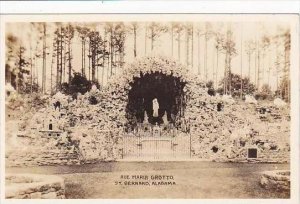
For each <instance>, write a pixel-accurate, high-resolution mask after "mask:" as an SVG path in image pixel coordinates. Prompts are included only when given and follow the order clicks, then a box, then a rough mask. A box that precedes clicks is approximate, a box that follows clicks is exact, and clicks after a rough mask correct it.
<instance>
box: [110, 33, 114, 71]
mask: <svg viewBox="0 0 300 204" xmlns="http://www.w3.org/2000/svg"><path fill="white" fill-rule="evenodd" d="M113 35H114V34H113V28H111V29H110V76H112V75H113V66H114V50H113V46H114V44H113Z"/></svg>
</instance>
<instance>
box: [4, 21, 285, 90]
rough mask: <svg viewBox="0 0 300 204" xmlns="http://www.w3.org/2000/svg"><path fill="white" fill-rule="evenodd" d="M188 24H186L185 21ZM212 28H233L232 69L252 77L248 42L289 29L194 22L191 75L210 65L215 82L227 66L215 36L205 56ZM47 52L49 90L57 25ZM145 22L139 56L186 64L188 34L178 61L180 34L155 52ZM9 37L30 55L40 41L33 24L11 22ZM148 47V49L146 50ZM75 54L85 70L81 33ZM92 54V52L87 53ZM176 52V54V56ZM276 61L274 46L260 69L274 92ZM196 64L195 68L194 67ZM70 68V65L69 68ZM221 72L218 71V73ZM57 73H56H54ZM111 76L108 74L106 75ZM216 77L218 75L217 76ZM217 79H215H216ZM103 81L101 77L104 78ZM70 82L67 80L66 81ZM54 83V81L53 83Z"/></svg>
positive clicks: (128, 46) (129, 47) (50, 28)
mask: <svg viewBox="0 0 300 204" xmlns="http://www.w3.org/2000/svg"><path fill="white" fill-rule="evenodd" d="M183 23H185V22H183ZM207 23H208V24H209V25H210V29H209V30H212V31H219V32H220V33H223V34H224V35H225V36H226V31H227V30H228V29H230V30H231V31H232V33H233V35H232V40H233V41H234V42H235V44H236V46H235V48H236V55H234V56H233V57H232V64H231V67H232V68H231V69H232V72H233V73H236V74H241V75H242V76H247V77H248V76H249V62H248V61H249V60H248V55H247V53H246V46H247V42H248V41H250V40H252V41H255V40H258V41H259V40H260V39H261V38H262V36H264V35H266V36H274V35H276V34H280V33H282V32H284V31H285V30H287V29H289V27H288V25H286V24H284V23H280V22H278V21H274V22H273V21H272V22H270V21H269V22H267V23H266V22H243V23H242V22H236V21H235V22H207V21H205V22H204V21H202V22H200V21H199V22H193V27H194V33H193V39H194V43H193V46H191V42H190V44H189V45H190V49H189V53H191V52H192V50H191V49H192V47H193V61H192V62H191V58H192V57H191V55H190V65H189V69H190V70H191V72H193V73H195V74H198V72H199V69H200V74H201V76H202V78H203V80H205V77H204V75H203V73H204V66H205V63H207V70H208V79H209V80H211V79H214V80H215V81H218V82H219V81H220V80H221V79H222V77H223V76H224V67H225V54H224V52H220V53H219V54H218V56H219V57H218V61H217V57H216V55H217V52H216V49H215V40H214V37H211V38H209V39H208V41H207V53H205V47H206V46H205V36H204V35H203V33H204V31H205V25H206V24H207ZM74 24H75V25H81V24H82V23H73V25H74ZM104 24H105V22H97V23H93V29H95V30H97V31H99V32H100V33H102V34H103V32H104V29H103V25H104ZM163 24H165V25H168V26H170V25H171V22H164V23H163ZM46 25H47V33H48V36H47V46H48V49H47V52H48V53H49V54H48V56H47V63H46V67H47V81H46V85H47V87H48V89H49V87H50V70H51V65H52V68H53V70H55V67H56V65H55V63H52V60H54V62H55V59H52V57H51V55H52V52H53V46H52V43H53V41H52V39H53V37H54V31H55V25H54V24H53V23H47V24H46ZM145 25H146V23H145V22H139V23H138V26H139V29H138V32H137V57H138V58H139V57H144V56H148V55H154V56H155V55H163V56H166V57H170V58H173V59H175V60H177V61H180V62H181V63H183V64H185V63H186V43H185V41H186V35H185V32H182V34H181V41H180V44H181V46H180V50H181V52H180V60H179V58H178V41H177V37H176V35H175V36H174V40H173V52H172V44H171V42H172V41H171V32H167V33H164V34H162V35H161V36H160V37H159V38H158V39H157V41H155V44H154V45H155V46H154V50H153V51H152V52H151V41H150V39H148V38H147V41H146V44H145ZM199 29H200V31H199V32H200V39H198V38H197V36H198V34H197V32H198V30H199ZM6 34H7V35H8V34H13V35H14V36H16V37H17V38H18V39H19V40H20V42H21V43H22V45H24V46H25V47H26V48H27V51H26V55H27V56H30V52H29V47H30V46H32V47H36V46H37V42H38V36H37V33H36V32H34V31H33V29H32V27H31V26H30V23H7V24H6ZM41 46H42V43H40V44H39V45H38V48H39V49H41ZM145 47H146V48H147V49H145ZM279 50H280V51H281V52H282V51H283V47H279ZM72 52H73V53H72V54H73V61H72V64H73V68H74V70H76V71H78V72H79V71H80V69H81V66H82V65H81V41H80V39H79V36H78V34H75V37H74V39H73V42H72ZM86 53H88V50H87V51H86ZM172 53H173V55H172ZM134 60H135V58H134V55H133V35H132V34H129V33H128V34H127V37H126V41H125V62H126V63H130V62H132V61H134ZM275 61H276V47H275V46H271V47H269V52H266V54H265V57H261V59H260V67H261V70H262V72H261V74H260V78H261V82H260V84H261V85H262V84H264V83H268V81H269V83H270V86H271V87H272V89H273V90H275V89H276V86H277V80H276V70H275ZM192 64H193V66H192ZM41 67H42V60H41V59H40V60H37V61H36V62H35V66H34V72H35V75H37V76H38V82H39V84H41V71H40V70H41ZM66 67H67V66H66ZM86 67H88V58H87V59H86ZM254 67H255V59H254V54H253V55H252V57H251V63H250V79H251V81H252V82H254V78H255V69H254ZM269 68H271V70H272V71H271V73H270V77H268V69H269ZM216 70H217V71H216ZM53 73H54V71H53ZM101 74H102V72H101V71H99V75H100V76H101ZM106 74H107V73H104V75H106ZM214 74H215V75H214ZM213 76H215V77H214V78H213ZM100 78H101V77H100ZM65 80H67V77H66V79H65ZM53 83H54V82H53ZM103 83H104V85H105V84H106V83H107V82H106V80H104V81H103Z"/></svg>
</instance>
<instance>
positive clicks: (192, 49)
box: [191, 23, 194, 68]
mask: <svg viewBox="0 0 300 204" xmlns="http://www.w3.org/2000/svg"><path fill="white" fill-rule="evenodd" d="M191 58H192V59H191V68H193V66H194V23H193V24H192V48H191Z"/></svg>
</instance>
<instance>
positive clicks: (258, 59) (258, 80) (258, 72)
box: [257, 45, 261, 91]
mask: <svg viewBox="0 0 300 204" xmlns="http://www.w3.org/2000/svg"><path fill="white" fill-rule="evenodd" d="M257 47H258V48H257V49H258V50H257V90H258V91H259V88H260V73H261V70H260V49H259V45H258V46H257Z"/></svg>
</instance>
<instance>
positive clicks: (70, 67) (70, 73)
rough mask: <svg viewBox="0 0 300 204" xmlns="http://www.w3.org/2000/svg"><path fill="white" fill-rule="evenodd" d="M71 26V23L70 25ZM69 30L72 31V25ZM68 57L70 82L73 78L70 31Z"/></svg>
mask: <svg viewBox="0 0 300 204" xmlns="http://www.w3.org/2000/svg"><path fill="white" fill-rule="evenodd" d="M69 26H70V25H69ZM69 32H70V27H69ZM68 41H69V42H68V55H69V56H68V58H69V73H68V74H69V77H68V82H69V84H70V83H71V80H72V64H71V62H72V54H71V36H70V33H69V40H68Z"/></svg>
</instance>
